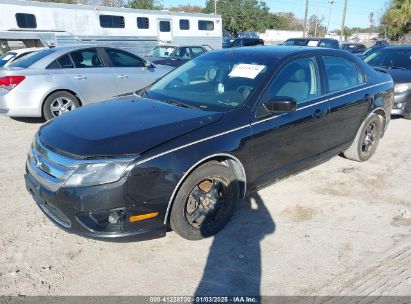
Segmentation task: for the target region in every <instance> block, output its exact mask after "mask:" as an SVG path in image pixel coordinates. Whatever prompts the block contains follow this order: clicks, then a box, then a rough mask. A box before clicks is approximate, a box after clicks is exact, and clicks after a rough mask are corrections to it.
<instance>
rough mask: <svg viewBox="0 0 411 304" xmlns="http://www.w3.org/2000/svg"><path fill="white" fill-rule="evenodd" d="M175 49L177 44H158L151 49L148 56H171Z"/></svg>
mask: <svg viewBox="0 0 411 304" xmlns="http://www.w3.org/2000/svg"><path fill="white" fill-rule="evenodd" d="M175 49H176V47H175V46H158V47H156V48H155V49H153V50H152V51H150V52H149V53H148V54H147V56H151V57H161V58H169V57H170V55H171V54H172V53H173V52H174V51H175Z"/></svg>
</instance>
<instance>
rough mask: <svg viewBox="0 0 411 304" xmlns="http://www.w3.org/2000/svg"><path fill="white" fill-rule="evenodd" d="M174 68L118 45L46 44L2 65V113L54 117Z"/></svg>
mask: <svg viewBox="0 0 411 304" xmlns="http://www.w3.org/2000/svg"><path fill="white" fill-rule="evenodd" d="M171 70H172V67H168V66H161V65H154V64H152V63H150V62H148V61H146V60H144V59H142V58H140V57H138V56H136V55H134V54H131V53H129V52H126V51H124V50H121V49H117V48H111V47H105V46H104V47H103V46H101V47H100V46H95V45H92V46H91V45H88V46H86V45H82V46H66V47H56V48H46V49H43V50H41V51H38V52H34V53H32V54H29V55H27V56H25V57H24V58H21V59H20V60H17V61H15V62H14V63H12V64H10V65H9V66H8V67H6V68H2V69H0V114H3V115H7V116H11V117H44V118H45V119H46V120H49V119H52V118H53V117H55V116H59V115H61V114H62V113H64V112H68V111H71V110H74V109H76V108H78V107H80V106H83V105H86V104H89V103H94V102H98V101H102V100H105V99H109V98H111V97H115V96H118V95H122V94H126V93H130V92H134V91H137V90H140V89H142V88H145V87H147V86H148V85H150V84H151V83H153V82H155V81H156V80H157V79H159V78H161V77H162V76H163V75H164V74H166V73H168V72H169V71H171Z"/></svg>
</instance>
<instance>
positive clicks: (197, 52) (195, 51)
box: [191, 47, 205, 58]
mask: <svg viewBox="0 0 411 304" xmlns="http://www.w3.org/2000/svg"><path fill="white" fill-rule="evenodd" d="M191 52H192V54H193V58H194V57H197V56H200V55H201V54H203V53H205V50H204V49H203V48H201V47H192V48H191Z"/></svg>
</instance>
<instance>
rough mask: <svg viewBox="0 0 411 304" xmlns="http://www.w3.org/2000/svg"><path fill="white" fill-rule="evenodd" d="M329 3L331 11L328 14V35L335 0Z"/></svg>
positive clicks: (329, 0)
mask: <svg viewBox="0 0 411 304" xmlns="http://www.w3.org/2000/svg"><path fill="white" fill-rule="evenodd" d="M328 3H330V11H329V12H328V23H327V31H326V33H325V34H328V33H329V32H330V18H331V8H332V7H333V4H334V3H335V0H328Z"/></svg>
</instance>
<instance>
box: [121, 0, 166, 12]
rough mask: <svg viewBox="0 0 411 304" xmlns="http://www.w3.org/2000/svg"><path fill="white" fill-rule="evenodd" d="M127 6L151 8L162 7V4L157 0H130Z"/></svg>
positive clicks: (157, 8) (158, 8) (159, 8)
mask: <svg viewBox="0 0 411 304" xmlns="http://www.w3.org/2000/svg"><path fill="white" fill-rule="evenodd" d="M128 7H130V8H137V9H151V10H161V9H163V5H162V4H161V3H160V2H159V1H157V0H132V1H130V2H129V3H128Z"/></svg>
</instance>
